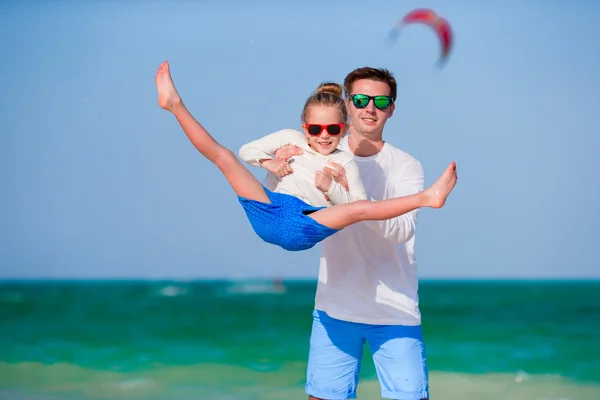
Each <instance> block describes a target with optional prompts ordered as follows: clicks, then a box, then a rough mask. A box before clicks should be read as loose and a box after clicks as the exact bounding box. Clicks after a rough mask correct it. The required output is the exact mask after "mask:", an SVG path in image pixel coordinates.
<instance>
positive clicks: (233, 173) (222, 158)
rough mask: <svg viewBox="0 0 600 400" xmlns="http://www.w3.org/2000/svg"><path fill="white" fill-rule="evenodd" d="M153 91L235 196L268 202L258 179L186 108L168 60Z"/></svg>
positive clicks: (157, 76) (161, 68)
mask: <svg viewBox="0 0 600 400" xmlns="http://www.w3.org/2000/svg"><path fill="white" fill-rule="evenodd" d="M156 88H157V89H158V105H159V106H160V107H161V108H164V109H165V110H167V111H170V112H171V113H173V115H175V117H176V118H177V121H179V124H180V125H181V128H182V129H183V131H184V132H185V134H186V135H187V137H188V138H189V139H190V141H191V142H192V144H193V145H194V147H196V149H197V150H198V151H199V152H200V153H202V155H203V156H204V157H206V158H208V159H209V160H210V161H212V163H213V164H215V165H216V166H217V167H218V168H219V169H220V170H221V172H222V173H223V175H225V178H226V179H227V181H228V182H229V184H230V185H231V187H232V188H233V190H234V191H235V193H236V194H237V195H238V196H240V197H244V198H247V199H250V200H257V201H261V202H264V203H270V202H271V201H270V200H269V196H267V193H266V192H265V190H264V188H263V186H262V184H261V183H260V182H259V181H258V179H256V178H255V177H254V175H252V173H251V172H250V171H248V169H247V168H246V167H245V166H244V165H243V164H242V163H241V162H240V160H238V158H237V157H236V156H235V154H234V153H233V152H232V151H231V150H229V149H227V148H226V147H223V146H222V145H220V144H219V143H218V142H217V141H216V140H215V139H214V138H213V137H212V136H211V135H210V134H209V133H208V132H207V131H206V129H204V127H203V126H202V125H200V123H199V122H198V121H196V119H195V118H194V117H193V116H192V114H190V112H189V111H188V110H187V109H186V108H185V105H184V104H183V101H182V100H181V97H179V93H177V89H175V84H174V83H173V79H172V78H171V73H170V71H169V63H168V62H167V61H165V62H163V63H162V64H161V65H160V67H159V68H158V71H157V72H156Z"/></svg>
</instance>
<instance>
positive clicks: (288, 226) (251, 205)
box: [238, 188, 338, 251]
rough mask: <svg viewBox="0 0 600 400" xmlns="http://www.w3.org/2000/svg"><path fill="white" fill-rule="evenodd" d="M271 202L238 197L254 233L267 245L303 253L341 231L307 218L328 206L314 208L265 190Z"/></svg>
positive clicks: (286, 196)
mask: <svg viewBox="0 0 600 400" xmlns="http://www.w3.org/2000/svg"><path fill="white" fill-rule="evenodd" d="M264 189H265V192H266V193H267V196H269V199H270V200H271V203H263V202H260V201H256V200H249V199H246V198H243V197H239V196H238V200H239V201H240V204H241V205H242V207H243V208H244V211H245V212H246V216H247V217H248V220H249V221H250V225H252V229H254V232H256V234H257V235H258V236H259V237H260V238H261V239H262V240H264V241H265V242H267V243H272V244H276V245H277V246H280V247H282V248H283V249H285V250H289V251H300V250H306V249H310V248H311V247H313V246H314V245H315V244H317V243H319V242H320V241H322V240H324V239H326V238H327V237H329V236H331V235H333V234H334V233H336V232H337V231H338V230H337V229H332V228H329V227H327V226H325V225H322V224H320V223H318V222H317V221H315V220H314V219H312V218H311V217H309V216H308V214H310V213H311V212H314V211H318V210H320V209H322V208H325V207H313V206H311V205H310V204H308V203H305V202H304V201H302V200H300V199H299V198H297V197H294V196H291V195H289V194H283V193H276V192H271V191H270V190H269V189H267V188H264Z"/></svg>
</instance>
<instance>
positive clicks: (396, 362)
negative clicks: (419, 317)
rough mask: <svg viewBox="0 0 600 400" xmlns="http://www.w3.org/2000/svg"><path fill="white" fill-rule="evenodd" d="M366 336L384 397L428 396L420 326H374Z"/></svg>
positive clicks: (410, 399)
mask: <svg viewBox="0 0 600 400" xmlns="http://www.w3.org/2000/svg"><path fill="white" fill-rule="evenodd" d="M366 337H367V341H368V342H369V346H370V347H371V353H372V354H373V361H374V363H375V369H376V370H377V375H378V376H379V383H380V384H381V396H382V397H383V398H385V399H394V400H421V399H425V400H426V399H428V398H429V378H428V371H427V360H426V358H425V344H424V343H423V335H422V331H421V326H402V325H379V326H378V325H371V327H370V328H369V329H368V330H367V334H366Z"/></svg>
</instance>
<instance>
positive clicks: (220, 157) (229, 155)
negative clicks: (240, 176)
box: [213, 147, 239, 171]
mask: <svg viewBox="0 0 600 400" xmlns="http://www.w3.org/2000/svg"><path fill="white" fill-rule="evenodd" d="M213 162H214V163H215V165H216V166H217V167H218V168H219V169H220V170H221V171H224V170H227V169H228V168H229V167H230V166H232V165H234V164H236V163H239V160H238V158H237V157H236V155H235V154H234V153H233V151H231V150H229V149H228V148H226V147H221V148H220V149H219V150H218V151H217V153H216V156H215V159H214V161H213Z"/></svg>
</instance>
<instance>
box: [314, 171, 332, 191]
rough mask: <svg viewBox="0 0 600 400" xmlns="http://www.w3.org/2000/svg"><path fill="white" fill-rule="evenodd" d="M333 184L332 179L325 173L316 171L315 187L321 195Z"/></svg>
mask: <svg viewBox="0 0 600 400" xmlns="http://www.w3.org/2000/svg"><path fill="white" fill-rule="evenodd" d="M331 182H333V177H332V176H331V174H330V173H329V172H327V171H317V172H316V173H315V186H316V187H317V189H319V190H320V191H321V192H323V193H327V191H328V190H329V188H330V187H331Z"/></svg>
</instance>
